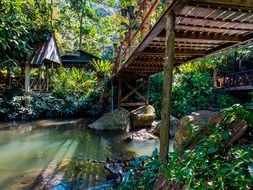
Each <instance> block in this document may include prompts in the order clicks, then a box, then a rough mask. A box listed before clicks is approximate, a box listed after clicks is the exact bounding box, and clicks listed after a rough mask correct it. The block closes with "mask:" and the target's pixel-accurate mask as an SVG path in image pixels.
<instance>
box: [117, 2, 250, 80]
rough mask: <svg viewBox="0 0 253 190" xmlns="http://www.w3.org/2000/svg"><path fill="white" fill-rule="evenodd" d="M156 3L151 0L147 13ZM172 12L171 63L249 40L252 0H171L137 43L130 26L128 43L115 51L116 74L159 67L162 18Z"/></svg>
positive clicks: (154, 70) (162, 51) (136, 74)
mask: <svg viewBox="0 0 253 190" xmlns="http://www.w3.org/2000/svg"><path fill="white" fill-rule="evenodd" d="M158 4H159V1H154V3H153V4H152V5H151V7H150V11H149V13H150V14H151V13H152V11H154V9H155V8H156V6H157V5H158ZM172 12H173V14H175V17H176V20H175V44H174V47H175V66H177V65H180V64H183V63H186V62H189V61H193V60H195V59H198V58H201V57H204V56H207V55H210V54H213V53H215V52H218V51H220V50H224V49H226V48H230V47H232V46H237V45H243V44H246V43H251V42H252V41H253V0H219V1H216V0H172V2H171V4H170V5H169V7H168V8H167V9H166V11H165V12H164V14H163V15H162V16H161V17H160V19H159V20H158V21H157V22H156V24H155V25H154V26H153V27H152V29H151V30H150V31H149V33H148V34H147V35H146V36H145V38H144V39H143V40H142V41H141V43H140V44H137V46H136V45H135V44H136V36H137V33H138V32H139V30H137V31H136V32H135V33H134V31H133V30H132V29H131V31H130V32H129V33H130V34H129V36H128V37H127V38H128V39H127V41H128V44H127V45H125V46H124V45H122V47H121V49H120V51H119V56H118V61H117V64H116V65H117V67H116V69H115V75H116V76H119V77H120V78H128V79H129V78H132V79H139V78H145V77H148V76H150V75H153V74H155V73H158V72H161V71H162V70H163V65H164V61H165V47H166V46H165V42H166V30H165V27H166V18H167V15H168V14H171V13H172ZM138 16H139V15H138V14H137V17H138ZM148 16H149V15H148ZM136 19H137V18H136ZM136 19H135V20H136ZM144 20H145V18H144ZM142 26H143V25H142V24H141V27H142Z"/></svg>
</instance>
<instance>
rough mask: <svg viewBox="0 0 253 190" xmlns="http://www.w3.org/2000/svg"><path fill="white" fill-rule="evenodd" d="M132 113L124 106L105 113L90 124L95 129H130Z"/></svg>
mask: <svg viewBox="0 0 253 190" xmlns="http://www.w3.org/2000/svg"><path fill="white" fill-rule="evenodd" d="M130 123H131V122H130V113H129V111H127V110H126V109H124V108H119V109H116V110H114V112H112V113H106V114H104V115H103V116H102V117H101V118H100V119H98V120H97V121H95V122H94V123H92V124H90V125H88V127H89V128H91V129H95V130H115V131H128V130H129V128H130Z"/></svg>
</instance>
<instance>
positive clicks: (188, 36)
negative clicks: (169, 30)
mask: <svg viewBox="0 0 253 190" xmlns="http://www.w3.org/2000/svg"><path fill="white" fill-rule="evenodd" d="M176 38H181V39H185V40H189V41H191V40H195V39H197V40H214V41H221V42H241V41H243V40H244V39H243V38H242V37H240V36H237V35H227V34H223V35H222V34H205V33H197V32H195V33H193V32H179V33H176Z"/></svg>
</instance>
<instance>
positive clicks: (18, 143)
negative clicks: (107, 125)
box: [0, 119, 159, 190]
mask: <svg viewBox="0 0 253 190" xmlns="http://www.w3.org/2000/svg"><path fill="white" fill-rule="evenodd" d="M86 126H87V120H84V119H76V120H70V121H52V120H39V121H33V122H23V123H2V124H0V176H1V177H0V189H8V190H12V189H13V190H19V189H40V188H41V186H43V188H45V189H47V188H52V185H56V184H57V183H59V182H61V181H63V180H66V181H69V180H71V181H74V180H75V179H81V178H82V179H85V180H86V186H89V185H96V184H99V183H101V182H102V181H103V180H105V171H104V169H103V168H104V166H103V164H101V163H100V162H103V161H105V160H106V159H107V158H109V159H131V158H132V157H133V156H140V155H149V154H151V153H152V151H153V150H154V149H155V147H158V146H159V142H157V141H151V142H149V143H126V142H124V141H123V137H124V135H125V134H122V133H112V132H110V133H109V132H103V133H102V132H100V133H98V132H94V131H92V130H89V129H87V127H86Z"/></svg>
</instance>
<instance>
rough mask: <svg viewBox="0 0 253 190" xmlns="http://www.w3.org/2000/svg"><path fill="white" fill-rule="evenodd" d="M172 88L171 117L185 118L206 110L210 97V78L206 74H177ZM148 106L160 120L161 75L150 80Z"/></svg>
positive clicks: (211, 90) (211, 89) (208, 74)
mask: <svg viewBox="0 0 253 190" xmlns="http://www.w3.org/2000/svg"><path fill="white" fill-rule="evenodd" d="M174 78H175V81H174V83H173V86H172V115H173V116H176V117H182V116H185V115H187V114H189V113H191V112H193V111H196V110H199V109H207V108H208V106H209V104H210V100H211V99H213V97H212V92H213V88H212V78H211V75H210V73H208V72H204V71H203V72H194V71H193V72H186V73H181V72H179V73H177V74H176V75H175V77H174ZM150 86H151V89H150V94H151V95H150V104H152V105H153V106H154V108H155V109H156V112H157V116H158V118H160V113H161V105H162V86H163V75H162V74H159V75H156V76H154V77H152V78H151V85H150Z"/></svg>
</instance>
